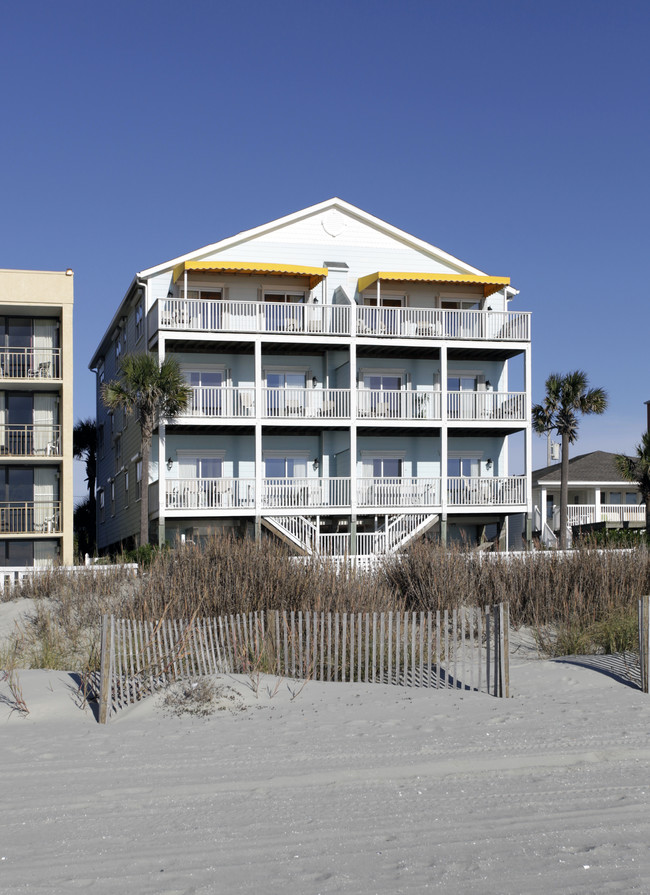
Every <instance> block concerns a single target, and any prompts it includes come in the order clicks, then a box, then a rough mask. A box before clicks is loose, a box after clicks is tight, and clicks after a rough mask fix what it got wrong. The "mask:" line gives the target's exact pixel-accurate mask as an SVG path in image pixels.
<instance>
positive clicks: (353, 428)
mask: <svg viewBox="0 0 650 895" xmlns="http://www.w3.org/2000/svg"><path fill="white" fill-rule="evenodd" d="M356 553H357V343H356V341H355V339H354V336H353V337H352V339H351V341H350V554H351V555H352V556H356Z"/></svg>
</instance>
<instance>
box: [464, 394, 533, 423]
mask: <svg viewBox="0 0 650 895" xmlns="http://www.w3.org/2000/svg"><path fill="white" fill-rule="evenodd" d="M447 418H448V419H450V420H475V421H480V420H515V421H517V422H524V421H525V419H526V393H525V392H490V391H484V392H452V391H450V392H447Z"/></svg>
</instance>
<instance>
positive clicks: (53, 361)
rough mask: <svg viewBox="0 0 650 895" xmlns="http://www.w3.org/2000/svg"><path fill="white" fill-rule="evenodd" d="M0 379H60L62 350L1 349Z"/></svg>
mask: <svg viewBox="0 0 650 895" xmlns="http://www.w3.org/2000/svg"><path fill="white" fill-rule="evenodd" d="M0 377H3V378H5V379H29V380H31V379H60V378H61V349H60V348H0Z"/></svg>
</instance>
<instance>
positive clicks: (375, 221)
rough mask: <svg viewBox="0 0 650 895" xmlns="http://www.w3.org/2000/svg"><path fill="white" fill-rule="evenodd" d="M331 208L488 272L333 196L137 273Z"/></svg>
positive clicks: (455, 263) (453, 262) (462, 268)
mask: <svg viewBox="0 0 650 895" xmlns="http://www.w3.org/2000/svg"><path fill="white" fill-rule="evenodd" d="M329 208H339V209H340V210H341V211H346V212H347V213H348V214H351V215H353V216H354V217H356V218H358V219H359V220H361V221H363V222H365V223H367V224H370V225H371V226H372V227H375V228H376V229H378V230H381V231H383V232H384V233H387V234H388V235H390V236H393V237H394V238H395V239H399V240H400V241H401V242H405V243H407V244H408V245H410V246H413V247H414V248H417V249H419V250H420V251H423V252H426V253H427V254H429V255H433V256H435V258H436V259H438V260H440V261H443V262H444V263H446V264H448V265H449V266H450V267H455V268H457V269H458V271H459V273H470V274H475V275H477V276H485V275H486V274H485V271H483V270H479V269H478V268H477V267H472V266H471V265H469V264H467V263H466V262H465V261H461V260H460V259H459V258H455V257H454V256H453V255H450V254H448V253H447V252H443V251H442V249H439V248H437V247H436V246H434V245H431V243H428V242H425V241H424V240H423V239H418V238H417V237H415V236H411V234H410V233H407V232H406V231H405V230H400V229H399V228H398V227H393V225H392V224H388V223H386V221H382V220H381V218H377V217H375V216H374V215H372V214H368V212H367V211H363V210H362V209H361V208H357V207H356V206H355V205H350V203H349V202H344V201H343V199H337V198H333V199H327V200H326V201H325V202H319V203H318V204H317V205H310V206H309V208H303V209H301V210H300V211H294V212H293V213H292V214H288V215H285V217H282V218H278V219H277V220H275V221H270V222H268V223H266V224H261V225H260V226H258V227H254V228H253V229H252V230H243V231H242V232H241V233H237V234H235V235H234V236H229V237H227V238H226V239H222V240H220V241H219V242H215V243H212V245H208V246H204V247H203V248H200V249H195V250H194V251H193V252H188V253H187V254H186V255H179V257H177V258H173V259H172V260H171V261H166V262H164V263H163V264H158V265H157V266H156V267H149V268H148V269H147V270H142V271H140V272H139V273H138V274H137V276H138V277H139V278H142V279H145V278H147V277H151V276H155V275H156V274H158V273H162V272H163V271H165V270H169V269H171V268H172V267H175V266H176V265H177V264H182V263H183V262H184V261H191V260H197V259H198V258H200V257H201V256H203V255H208V254H211V253H213V252H219V251H222V250H223V249H227V248H231V247H232V246H234V245H237V244H238V243H240V242H247V241H248V240H250V239H254V238H255V237H256V236H260V235H261V234H263V233H268V232H270V231H272V230H276V229H279V228H281V227H284V226H286V225H287V224H291V223H294V222H295V221H298V220H300V219H302V218H306V217H310V216H311V215H313V214H317V213H318V212H320V211H325V210H326V209H329Z"/></svg>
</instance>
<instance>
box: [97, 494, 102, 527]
mask: <svg viewBox="0 0 650 895" xmlns="http://www.w3.org/2000/svg"><path fill="white" fill-rule="evenodd" d="M97 497H98V499H99V521H100V522H103V521H104V489H103V488H100V489H99V491H98V492H97Z"/></svg>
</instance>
